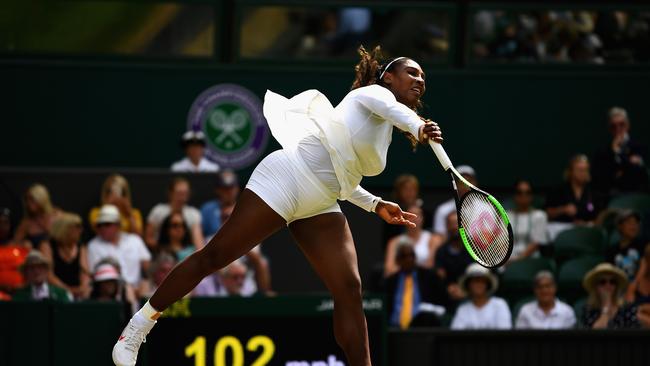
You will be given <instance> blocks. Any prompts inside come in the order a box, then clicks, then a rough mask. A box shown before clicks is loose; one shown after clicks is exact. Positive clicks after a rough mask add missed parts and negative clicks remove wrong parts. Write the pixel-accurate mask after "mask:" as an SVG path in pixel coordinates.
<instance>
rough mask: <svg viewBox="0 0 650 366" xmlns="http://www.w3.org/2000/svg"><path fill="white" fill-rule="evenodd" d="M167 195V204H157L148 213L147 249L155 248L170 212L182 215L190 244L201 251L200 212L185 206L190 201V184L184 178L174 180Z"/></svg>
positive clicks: (202, 240) (202, 242)
mask: <svg viewBox="0 0 650 366" xmlns="http://www.w3.org/2000/svg"><path fill="white" fill-rule="evenodd" d="M167 194H168V200H169V201H168V203H159V204H157V205H155V206H154V207H153V208H152V209H151V211H150V212H149V216H148V217H147V228H146V232H145V241H146V242H147V244H148V245H149V247H151V248H155V247H156V244H157V243H158V238H159V236H160V228H161V226H162V222H163V220H165V218H166V217H167V216H169V214H170V213H172V212H180V213H182V214H183V219H184V220H185V223H186V224H187V226H188V227H189V228H190V236H191V237H192V244H194V247H195V248H196V249H201V248H202V247H203V244H204V239H203V232H202V231H201V212H199V210H197V209H196V208H194V207H192V206H188V205H187V202H188V201H189V199H190V182H189V181H188V180H187V179H185V178H181V177H178V178H174V179H173V180H172V182H171V183H170V185H169V188H168V191H167Z"/></svg>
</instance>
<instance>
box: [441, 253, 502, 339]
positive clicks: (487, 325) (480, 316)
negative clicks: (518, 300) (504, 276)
mask: <svg viewBox="0 0 650 366" xmlns="http://www.w3.org/2000/svg"><path fill="white" fill-rule="evenodd" d="M498 284H499V282H498V280H497V278H496V276H495V275H494V274H492V272H490V270H489V269H487V268H485V267H482V266H481V265H480V264H478V263H472V264H471V265H470V266H468V267H467V270H466V271H465V275H464V276H463V277H461V279H460V284H459V285H460V287H461V288H462V289H463V290H464V291H466V292H467V294H468V298H469V300H468V301H466V302H465V303H463V304H461V305H460V306H459V307H458V310H456V314H455V315H454V318H453V320H452V321H451V329H510V328H512V318H511V315H510V308H508V304H507V303H506V302H505V300H503V299H502V298H499V297H495V296H492V294H493V293H494V292H495V291H496V290H497V287H498Z"/></svg>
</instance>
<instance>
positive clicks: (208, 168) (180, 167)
mask: <svg viewBox="0 0 650 366" xmlns="http://www.w3.org/2000/svg"><path fill="white" fill-rule="evenodd" d="M218 171H219V165H217V164H215V163H213V162H211V161H210V160H208V159H206V158H201V161H199V165H194V164H193V163H192V161H191V160H190V159H189V158H184V159H182V160H179V161H177V162H175V163H174V164H172V172H175V173H216V172H218Z"/></svg>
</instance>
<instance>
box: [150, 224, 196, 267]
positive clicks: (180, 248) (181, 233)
mask: <svg viewBox="0 0 650 366" xmlns="http://www.w3.org/2000/svg"><path fill="white" fill-rule="evenodd" d="M156 251H157V252H158V253H163V252H166V253H169V254H171V255H173V256H174V258H176V259H177V260H179V261H182V260H183V259H185V257H187V256H188V255H190V254H192V252H194V245H192V239H191V237H190V229H189V228H188V227H187V225H186V224H185V220H183V215H181V214H180V213H179V212H172V213H170V214H169V216H167V217H166V218H165V220H163V223H162V227H161V229H160V239H159V240H158V245H157V246H156Z"/></svg>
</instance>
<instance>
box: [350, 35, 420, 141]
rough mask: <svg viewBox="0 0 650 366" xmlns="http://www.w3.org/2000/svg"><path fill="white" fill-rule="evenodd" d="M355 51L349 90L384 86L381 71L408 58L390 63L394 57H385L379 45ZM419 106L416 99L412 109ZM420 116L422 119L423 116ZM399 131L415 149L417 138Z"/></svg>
mask: <svg viewBox="0 0 650 366" xmlns="http://www.w3.org/2000/svg"><path fill="white" fill-rule="evenodd" d="M357 52H358V53H359V57H360V60H359V63H358V64H357V65H356V66H355V67H354V81H353V82H352V87H351V88H350V90H354V89H357V88H361V87H364V86H369V85H373V84H379V85H382V86H385V85H384V83H383V82H382V80H379V76H380V75H381V73H382V72H384V71H389V70H391V69H393V68H394V67H395V66H396V65H398V64H401V63H403V62H406V61H407V60H409V59H408V58H404V59H402V60H398V61H396V62H393V63H392V64H391V62H392V61H393V60H395V59H394V58H393V59H385V57H384V55H383V53H382V51H381V46H376V47H375V48H373V49H372V50H371V51H370V52H368V51H367V50H366V48H365V47H363V46H359V48H358V50H357ZM389 65H390V67H389V68H388V69H385V68H386V67H387V66H389ZM421 107H422V102H420V101H418V103H417V105H416V107H415V108H413V110H414V111H415V112H416V113H417V112H418V109H419V108H421ZM420 118H421V119H422V120H424V118H423V117H420ZM400 132H402V133H403V134H404V136H406V138H407V139H408V140H409V141H410V142H411V147H412V148H413V151H415V149H416V147H417V145H418V139H417V138H416V137H415V136H413V135H412V134H411V133H409V132H407V131H402V130H400Z"/></svg>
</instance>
